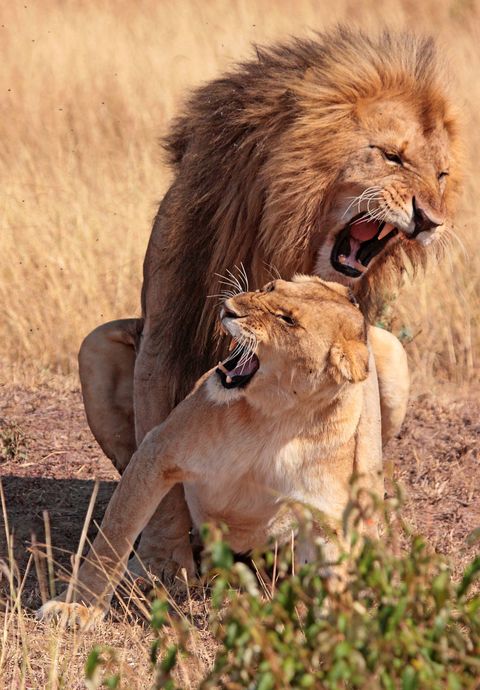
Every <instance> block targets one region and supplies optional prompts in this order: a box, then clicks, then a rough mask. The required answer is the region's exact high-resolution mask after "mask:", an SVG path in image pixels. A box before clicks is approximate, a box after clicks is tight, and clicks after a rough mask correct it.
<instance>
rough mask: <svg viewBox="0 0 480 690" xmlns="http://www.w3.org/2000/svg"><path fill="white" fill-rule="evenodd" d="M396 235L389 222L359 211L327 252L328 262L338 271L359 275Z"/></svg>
mask: <svg viewBox="0 0 480 690" xmlns="http://www.w3.org/2000/svg"><path fill="white" fill-rule="evenodd" d="M395 235H398V230H397V229H396V228H395V227H394V226H393V225H392V224H391V223H386V222H385V221H380V220H371V219H369V218H368V216H366V215H365V214H364V213H361V214H359V215H358V216H355V218H352V220H351V221H350V222H349V223H348V225H346V226H345V227H344V228H343V230H340V232H339V233H338V235H337V237H336V239H335V244H334V245H333V249H332V253H331V255H330V261H331V264H332V266H333V268H334V269H335V270H336V271H338V272H339V273H343V274H344V275H346V276H349V277H350V278H358V277H359V276H361V275H362V273H364V272H365V271H366V270H367V268H368V264H369V263H370V261H371V260H372V259H373V258H374V257H375V256H377V254H379V253H380V252H381V251H382V249H384V248H385V247H386V245H387V244H388V242H389V241H390V240H391V239H392V237H395Z"/></svg>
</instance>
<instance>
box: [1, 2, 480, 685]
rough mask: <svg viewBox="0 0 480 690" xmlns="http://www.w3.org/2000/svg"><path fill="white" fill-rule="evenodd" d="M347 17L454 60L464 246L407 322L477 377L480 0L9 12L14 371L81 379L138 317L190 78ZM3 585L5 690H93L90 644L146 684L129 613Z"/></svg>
mask: <svg viewBox="0 0 480 690" xmlns="http://www.w3.org/2000/svg"><path fill="white" fill-rule="evenodd" d="M345 19H347V20H349V21H354V22H356V23H359V24H362V25H364V26H369V27H374V28H376V27H378V26H379V24H380V23H382V22H387V23H388V24H390V25H399V26H408V27H410V28H411V27H412V26H414V27H415V28H416V29H419V30H426V31H430V32H433V33H434V34H435V35H438V36H439V39H440V41H441V42H442V43H443V45H444V46H445V49H446V52H447V54H448V56H449V59H450V62H451V63H452V71H453V73H454V75H455V84H456V87H457V91H458V100H459V105H460V108H461V110H462V111H463V113H464V116H465V122H466V132H467V137H468V138H467V152H468V158H469V166H470V167H469V170H470V173H468V174H467V175H466V192H465V196H464V200H463V203H462V208H461V210H460V213H459V214H458V223H457V229H458V234H459V237H460V238H461V241H460V242H459V243H458V245H457V244H454V245H453V247H452V252H451V255H450V258H449V260H447V261H446V262H445V263H444V264H443V265H442V266H437V267H432V270H431V271H430V272H429V274H428V276H427V279H426V280H425V281H417V282H416V283H415V285H414V286H413V287H409V288H408V289H407V290H406V291H405V293H404V295H403V297H402V300H401V302H400V303H399V304H398V306H397V320H396V326H397V327H398V328H400V327H403V326H405V327H406V328H407V329H408V330H410V331H411V332H412V333H416V332H417V331H418V330H420V329H421V333H420V334H419V335H418V336H417V337H416V338H415V340H414V342H413V343H412V344H411V345H410V346H409V353H410V358H411V363H412V365H413V369H414V372H415V376H416V380H417V385H418V386H425V385H431V383H432V377H433V376H434V375H435V376H436V377H437V378H438V377H440V378H445V379H448V380H450V381H453V382H455V383H467V382H468V381H469V380H471V378H472V377H474V376H476V375H478V370H479V360H478V357H479V340H480V333H479V327H478V323H479V317H480V304H479V282H480V281H479V272H478V260H479V258H480V257H479V252H478V244H477V242H476V234H477V232H478V231H477V222H478V220H479V218H480V205H479V204H478V203H477V198H476V193H475V188H476V184H475V183H476V179H477V177H478V172H480V171H479V165H480V163H479V161H480V133H479V132H480V127H479V124H480V123H479V115H478V113H479V111H480V108H479V105H480V82H479V80H478V74H479V70H480V53H479V51H478V41H479V38H480V21H479V19H480V15H479V9H478V7H477V4H476V0H423V2H421V3H415V2H412V1H411V0H384V2H383V3H381V7H380V4H379V3H378V2H376V1H375V0H362V1H358V0H336V1H335V2H333V0H332V2H330V3H327V2H323V3H321V2H319V1H318V0H295V1H294V0H275V3H273V2H271V0H230V2H228V3H227V2H225V0H206V1H205V2H197V1H194V0H189V1H187V0H177V1H175V2H174V0H161V1H158V0H157V1H156V0H139V1H138V2H134V1H133V0H116V1H115V2H114V1H113V0H97V1H96V2H93V0H92V1H88V0H84V1H79V0H77V1H76V2H75V1H74V0H42V1H41V2H36V3H30V2H27V4H25V3H23V2H21V3H20V2H17V3H6V2H5V3H3V4H2V7H1V9H0V37H1V44H2V69H1V71H0V93H1V94H2V98H1V100H0V109H1V117H0V154H1V155H0V175H1V180H2V184H1V188H0V199H1V208H2V213H1V223H2V229H1V236H2V242H1V251H0V276H1V282H0V303H1V304H2V320H1V325H0V339H1V342H2V355H1V356H2V360H1V362H0V364H2V366H3V372H7V371H8V377H9V378H12V377H16V378H22V379H24V378H25V377H27V378H28V380H29V381H30V382H33V383H37V382H40V381H42V380H44V379H45V378H49V379H50V378H52V377H53V376H54V375H55V374H65V373H68V374H71V373H72V372H73V371H74V370H75V367H76V364H75V361H76V352H77V350H78V346H79V343H80V341H81V339H82V337H83V336H84V335H85V334H86V333H87V332H88V331H89V330H90V329H91V328H92V327H94V326H95V325H97V324H98V323H100V322H102V321H106V320H108V319H111V318H119V317H122V316H130V315H135V314H136V313H138V310H139V289H140V282H141V262H142V258H143V254H144V251H145V247H146V242H147V239H148V235H149V231H150V226H151V219H152V217H153V215H154V213H155V210H156V206H157V203H158V201H159V200H160V198H161V196H162V193H163V192H164V190H165V188H166V185H167V184H168V173H167V171H166V169H165V167H163V166H162V163H161V158H160V151H159V147H158V145H157V138H158V136H159V135H161V134H162V133H163V132H165V130H166V128H167V126H168V122H169V120H170V118H171V117H172V116H173V115H174V113H175V112H176V111H177V110H178V108H179V107H180V104H181V101H182V98H183V97H184V96H185V94H186V91H187V90H188V88H190V87H191V86H194V85H197V84H199V83H201V82H203V81H205V80H207V79H209V78H211V77H213V76H214V75H216V74H218V72H219V71H220V70H222V69H223V68H225V67H227V66H229V65H230V64H231V63H232V61H234V60H236V59H238V58H239V57H245V56H246V55H248V54H249V52H250V44H251V43H252V42H266V41H270V40H274V39H277V38H284V37H286V36H288V35H289V34H292V33H293V34H305V33H308V32H310V31H311V30H314V29H318V28H323V27H325V26H328V25H329V24H331V23H333V22H335V21H337V20H345ZM461 244H463V246H464V248H465V251H464V252H463V251H462V248H461V246H460V245H461ZM72 548H73V545H72ZM6 573H7V571H5V572H4V573H3V576H4V577H5V576H6ZM10 588H11V590H12V591H11V600H10V608H9V609H8V610H7V611H6V613H5V614H3V616H2V618H3V620H2V626H3V632H2V633H0V688H15V689H17V688H35V689H37V688H43V687H45V688H51V689H52V690H53V689H56V688H60V687H65V688H68V689H69V690H70V689H72V690H73V689H74V688H82V687H84V683H83V665H84V661H85V655H86V652H87V651H88V650H89V649H90V648H91V646H92V645H93V644H94V643H108V644H112V645H113V646H115V647H116V649H117V654H118V655H119V658H120V660H121V667H122V674H123V677H124V679H125V685H124V687H129V688H130V687H131V688H135V687H138V688H145V687H148V685H149V683H150V682H151V678H150V676H149V675H148V668H149V667H148V660H147V657H148V640H149V632H148V631H147V630H146V629H145V628H144V627H142V626H141V625H133V624H131V623H130V622H128V621H126V620H125V619H122V618H120V621H119V622H116V623H112V622H111V621H110V622H108V621H107V622H105V623H104V624H102V627H101V628H100V629H99V630H98V631H97V632H96V633H95V634H93V633H89V634H86V635H83V636H76V635H72V634H70V633H65V632H64V631H61V630H59V629H57V628H55V627H49V626H47V627H45V628H44V627H42V626H40V627H39V626H38V625H37V624H36V623H34V622H33V621H32V620H31V618H30V617H29V615H28V614H26V613H25V612H24V611H23V610H22V607H21V606H20V603H21V598H20V593H19V589H18V588H19V584H18V583H15V582H14V581H13V579H12V580H11V583H10ZM203 645H204V646H203V647H202V649H203V650H204V652H202V653H204V654H205V659H203V660H202V661H201V662H199V668H198V669H189V668H187V667H185V669H184V670H183V671H182V672H184V678H182V679H181V682H182V687H185V688H188V687H192V686H193V685H194V679H195V677H196V676H195V674H196V672H198V671H200V672H201V671H202V669H204V668H205V667H206V665H208V660H209V658H211V656H209V652H208V644H207V643H206V642H205V640H204V641H203ZM92 687H93V686H92ZM122 687H123V686H122Z"/></svg>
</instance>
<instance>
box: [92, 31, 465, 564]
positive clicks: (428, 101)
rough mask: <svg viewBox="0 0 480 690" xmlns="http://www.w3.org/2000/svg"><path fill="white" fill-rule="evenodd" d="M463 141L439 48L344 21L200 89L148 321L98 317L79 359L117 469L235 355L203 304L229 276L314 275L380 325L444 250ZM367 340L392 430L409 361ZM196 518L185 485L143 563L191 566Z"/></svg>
mask: <svg viewBox="0 0 480 690" xmlns="http://www.w3.org/2000/svg"><path fill="white" fill-rule="evenodd" d="M458 146H459V144H458V135H457V126H456V119H455V114H454V111H453V108H452V104H451V103H450V100H449V97H448V95H447V92H446V87H445V80H444V76H443V73H442V70H441V69H439V67H438V65H437V62H436V58H435V50H434V45H433V42H432V40H431V39H422V38H415V37H414V36H411V35H408V34H398V35H397V34H393V33H388V32H386V33H383V34H382V35H381V36H379V37H370V36H367V35H366V34H364V33H361V32H359V31H353V30H347V29H344V28H338V29H336V30H334V31H332V32H330V33H326V34H322V35H319V36H318V38H317V40H314V41H310V40H295V41H292V42H291V43H289V44H286V45H280V46H274V47H272V48H269V49H263V48H262V49H257V56H256V59H254V60H251V61H250V62H246V63H243V64H241V65H240V66H239V67H238V68H237V69H235V70H233V71H231V72H229V73H227V74H226V75H224V76H223V77H221V78H220V79H218V80H216V81H213V82H212V83H210V84H207V85H206V86H203V87H201V88H200V89H199V90H198V91H196V92H195V93H194V94H193V96H192V97H191V98H190V100H189V101H188V102H187V104H186V107H185V112H184V114H183V115H182V116H181V117H179V118H178V119H177V120H176V121H175V122H174V124H173V126H172V129H171V132H170V134H169V136H168V137H167V138H166V143H165V147H166V150H167V151H168V155H169V159H170V163H171V164H172V166H173V169H174V179H173V182H172V184H171V187H170V189H169V190H168V192H167V193H166V195H165V197H164V199H163V201H162V203H161V204H160V208H159V211H158V213H157V216H156V218H155V222H154V225H153V230H152V235H151V238H150V242H149V245H148V249H147V254H146V257H145V263H144V282H143V290H142V319H128V320H122V321H115V322H112V323H109V324H105V325H103V326H100V327H99V328H98V329H96V330H95V331H93V333H92V334H90V335H89V336H88V337H87V338H86V340H85V341H84V343H83V345H82V348H81V351H80V355H79V360H80V378H81V382H82V389H83V395H84V401H85V409H86V412H87V417H88V421H89V424H90V426H91V428H92V431H93V433H94V435H95V437H96V438H97V440H98V442H99V443H100V445H101V447H102V448H103V450H104V451H105V453H106V454H107V455H108V456H109V457H110V458H112V460H113V462H114V464H115V466H116V467H117V468H118V469H119V470H120V472H122V471H123V470H124V469H125V467H126V466H127V464H128V462H129V460H130V457H131V455H132V453H133V452H134V450H135V448H136V447H137V445H138V444H139V443H140V442H141V441H142V439H143V437H144V436H145V434H146V433H147V432H148V431H149V430H150V429H152V428H153V427H154V426H155V425H157V424H158V423H160V422H161V421H162V420H163V419H165V418H166V416H167V415H168V414H169V412H170V411H171V410H172V408H173V407H174V406H175V405H176V404H177V403H178V402H179V401H181V400H182V399H183V398H184V396H185V395H186V394H187V393H188V391H189V390H190V389H191V387H192V385H193V383H194V381H195V380H196V379H197V378H198V376H199V375H200V373H201V372H202V371H205V370H206V369H208V368H209V367H211V366H212V365H213V364H214V363H215V362H216V361H218V359H220V358H221V357H222V355H224V353H225V342H224V337H223V336H222V334H221V332H220V330H219V329H218V326H217V325H216V322H215V318H214V310H213V309H212V308H211V306H209V302H208V300H207V296H208V295H212V294H214V293H218V292H219V278H218V274H223V275H225V273H226V271H227V270H228V269H233V267H234V266H235V265H237V266H240V265H241V264H243V266H244V267H245V270H246V274H247V276H248V278H249V279H250V284H251V285H255V286H257V285H262V284H264V282H265V281H266V280H267V279H268V278H269V270H271V267H273V268H274V270H276V271H278V273H279V275H281V276H282V277H283V278H286V279H288V278H290V277H291V276H292V275H293V274H294V273H295V272H303V273H312V274H317V275H319V276H320V277H322V278H324V279H326V280H335V281H339V282H341V283H343V284H344V285H348V286H350V287H351V288H352V289H353V291H354V292H355V294H356V297H357V299H358V301H359V303H360V305H361V308H362V310H363V312H364V314H366V315H367V317H368V318H369V319H370V320H371V319H372V318H373V317H374V314H375V310H376V307H377V305H378V302H379V301H381V299H382V295H383V294H384V293H385V291H388V290H390V289H391V287H392V286H393V285H394V284H395V282H399V277H400V276H401V274H402V271H403V269H404V266H405V265H406V263H409V264H411V265H413V266H414V267H416V266H418V265H423V264H424V263H425V262H426V259H427V255H428V253H430V254H432V253H433V254H434V255H435V251H436V248H437V247H440V246H441V245H443V244H444V242H443V241H438V240H439V238H443V237H446V235H447V233H448V232H450V220H451V214H452V209H453V200H454V197H455V195H456V191H457V187H458V174H459V167H460V166H459V154H458ZM427 245H428V247H427ZM371 342H372V347H373V350H374V353H375V357H376V360H377V369H378V376H379V385H380V395H381V404H382V424H383V437H384V440H387V439H388V438H389V437H390V436H391V435H392V434H393V433H395V432H396V431H397V430H398V429H399V426H400V424H401V422H402V420H403V416H404V413H405V407H406V399H407V394H408V373H407V368H406V361H405V354H404V352H403V349H402V348H401V346H400V344H399V343H396V342H394V343H393V344H392V343H391V341H390V339H386V336H385V333H384V332H382V331H379V330H378V329H377V330H376V331H375V330H372V333H371ZM392 360H396V363H395V365H394V366H392V364H391V361H392ZM389 363H390V365H389ZM139 481H140V479H139ZM190 526H191V519H190V514H189V512H188V510H187V508H186V504H185V500H184V497H183V489H182V486H181V484H178V485H177V486H176V488H175V489H174V490H173V491H172V492H171V493H170V494H169V495H168V497H167V498H166V499H165V500H164V501H163V503H162V505H161V507H160V508H159V511H158V514H157V515H156V516H154V518H153V519H152V521H151V523H150V524H149V526H148V527H147V529H146V530H145V531H144V533H143V536H142V540H141V542H140V547H139V552H140V554H141V556H142V558H143V560H144V561H146V562H147V563H149V564H150V565H151V567H152V568H154V569H156V570H157V571H162V570H165V567H167V570H168V569H169V568H170V567H173V568H175V563H180V564H182V565H184V564H186V563H188V562H190V559H191V556H190V544H189V539H188V532H189V529H190Z"/></svg>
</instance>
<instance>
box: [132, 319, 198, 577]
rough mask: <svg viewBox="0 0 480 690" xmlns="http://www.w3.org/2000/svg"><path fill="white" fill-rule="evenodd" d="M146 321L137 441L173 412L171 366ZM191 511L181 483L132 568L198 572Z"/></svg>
mask: <svg viewBox="0 0 480 690" xmlns="http://www.w3.org/2000/svg"><path fill="white" fill-rule="evenodd" d="M149 333H150V329H149V323H148V321H147V322H146V328H145V330H144V337H143V339H142V345H141V348H140V352H139V353H138V356H137V361H136V365H135V381H134V400H135V428H136V433H137V443H138V445H140V443H141V442H142V439H143V438H144V436H145V435H146V434H147V433H148V431H150V429H152V428H153V427H155V426H156V425H158V424H160V423H161V422H162V421H163V420H164V419H165V418H166V417H167V416H168V415H169V414H170V412H171V410H172V407H173V406H174V401H172V400H171V399H170V393H169V390H170V388H169V386H168V384H169V380H168V368H166V367H164V366H162V360H161V357H160V356H159V354H158V348H156V347H155V346H154V345H153V343H152V341H151V337H150V335H149ZM191 525H192V521H191V517H190V511H189V510H188V506H187V503H186V501H185V496H184V492H183V486H182V485H181V484H180V483H179V484H177V485H176V486H174V487H173V488H172V489H171V491H170V492H169V493H168V495H167V496H165V498H164V500H163V501H162V503H161V505H159V506H158V509H157V511H156V512H155V514H154V515H153V517H152V519H151V520H150V522H149V523H148V525H147V527H146V528H145V530H144V531H143V532H142V536H141V539H140V543H139V545H138V547H137V552H136V553H137V556H135V557H134V558H132V560H131V561H130V563H129V566H128V567H129V570H130V571H131V572H133V573H137V574H141V573H142V572H144V568H146V569H147V570H149V571H150V572H151V573H152V574H153V575H156V576H158V577H160V578H162V579H165V578H166V579H167V580H171V579H172V577H173V576H174V575H175V574H176V573H177V571H178V569H179V568H185V569H186V571H187V573H188V574H189V575H192V574H193V572H194V566H193V555H192V547H191V544H190V528H191Z"/></svg>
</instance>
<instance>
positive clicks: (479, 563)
mask: <svg viewBox="0 0 480 690" xmlns="http://www.w3.org/2000/svg"><path fill="white" fill-rule="evenodd" d="M478 572H480V556H477V557H476V558H475V559H474V560H473V561H472V563H470V565H468V566H467V567H466V568H465V572H464V573H463V577H462V581H461V582H460V585H459V587H458V589H457V595H458V596H459V597H463V595H464V594H466V593H467V591H468V589H469V587H470V585H471V584H472V582H473V580H474V579H475V576H476V575H477V573H478Z"/></svg>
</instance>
